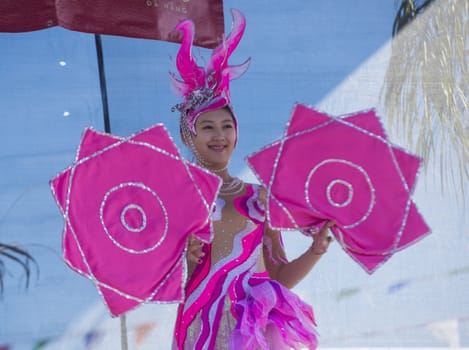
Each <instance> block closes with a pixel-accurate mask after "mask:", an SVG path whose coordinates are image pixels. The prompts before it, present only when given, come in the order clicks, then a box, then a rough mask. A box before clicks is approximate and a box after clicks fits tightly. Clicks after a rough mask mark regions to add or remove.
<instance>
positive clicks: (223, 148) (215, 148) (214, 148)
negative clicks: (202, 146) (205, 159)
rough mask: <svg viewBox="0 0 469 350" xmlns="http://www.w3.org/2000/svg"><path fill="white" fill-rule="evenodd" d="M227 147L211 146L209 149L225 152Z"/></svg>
mask: <svg viewBox="0 0 469 350" xmlns="http://www.w3.org/2000/svg"><path fill="white" fill-rule="evenodd" d="M226 147H227V146H226V145H210V146H208V148H209V149H211V150H212V151H215V152H223V151H224V150H225V148H226Z"/></svg>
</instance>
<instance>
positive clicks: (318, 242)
mask: <svg viewBox="0 0 469 350" xmlns="http://www.w3.org/2000/svg"><path fill="white" fill-rule="evenodd" d="M335 224H336V222H335V221H334V220H331V221H327V222H326V223H325V224H324V226H323V227H322V228H321V230H319V232H318V233H316V234H314V235H313V244H312V245H311V247H310V248H309V249H310V250H311V252H312V253H313V254H315V255H323V254H324V253H325V252H327V248H329V244H331V242H332V241H333V238H332V236H330V235H329V229H330V228H331V227H332V226H334V225H335Z"/></svg>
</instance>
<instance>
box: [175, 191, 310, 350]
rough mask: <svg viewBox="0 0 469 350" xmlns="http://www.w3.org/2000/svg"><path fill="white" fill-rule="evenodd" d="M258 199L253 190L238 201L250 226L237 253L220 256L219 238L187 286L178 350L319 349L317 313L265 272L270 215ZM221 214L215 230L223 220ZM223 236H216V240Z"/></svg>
mask: <svg viewBox="0 0 469 350" xmlns="http://www.w3.org/2000/svg"><path fill="white" fill-rule="evenodd" d="M258 197H259V187H258V186H257V185H250V184H248V185H247V186H246V193H245V194H243V195H240V196H239V197H237V198H236V199H235V200H234V203H233V204H234V207H235V209H236V211H237V212H238V213H237V214H239V215H240V217H243V218H244V219H245V223H246V224H245V227H244V229H242V230H241V231H238V232H235V233H234V235H233V243H232V244H233V246H232V249H231V250H230V249H228V250H226V252H225V253H224V256H222V257H220V256H215V255H214V254H213V253H212V244H217V243H216V237H215V241H214V243H212V244H208V245H207V244H206V245H205V248H204V249H205V253H206V254H205V256H204V258H203V262H202V263H201V264H199V265H197V267H196V268H195V270H194V272H193V273H192V275H191V276H190V278H189V280H188V282H187V284H186V298H185V301H184V303H183V304H181V305H180V307H179V310H178V318H177V321H176V328H175V342H174V345H173V349H178V350H181V349H190V350H201V349H208V350H212V349H215V350H222V349H231V350H240V349H242V350H251V349H252V350H254V349H256V350H257V349H275V350H280V349H300V348H302V349H303V348H308V349H315V348H316V346H317V332H316V329H315V326H316V324H315V321H314V315H313V311H312V308H311V307H310V306H309V305H307V304H305V303H304V302H303V301H301V300H300V298H299V297H298V296H296V295H295V294H293V293H292V292H290V291H289V290H288V289H287V288H285V287H283V286H282V285H281V284H279V283H278V282H276V281H274V280H271V279H269V277H268V274H267V272H266V271H265V267H264V260H263V257H264V255H263V248H264V245H263V237H264V211H263V209H262V207H263V206H262V205H261V203H260V202H259V201H258ZM221 206H222V207H223V202H222V203H221ZM218 210H221V209H220V208H219V209H218ZM216 214H217V213H215V215H214V224H215V226H216V221H217V220H219V219H221V213H220V215H219V217H217V215H216ZM222 234H224V231H222V232H217V230H215V236H217V235H222ZM219 237H220V236H219ZM230 244H231V243H230ZM213 252H215V249H213Z"/></svg>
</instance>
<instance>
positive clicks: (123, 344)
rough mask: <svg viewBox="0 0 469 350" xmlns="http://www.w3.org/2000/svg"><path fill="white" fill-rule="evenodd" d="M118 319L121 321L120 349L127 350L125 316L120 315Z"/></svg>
mask: <svg viewBox="0 0 469 350" xmlns="http://www.w3.org/2000/svg"><path fill="white" fill-rule="evenodd" d="M119 318H120V321H121V349H122V350H128V349H129V345H128V342H127V324H126V317H125V314H123V315H121V316H120V317H119Z"/></svg>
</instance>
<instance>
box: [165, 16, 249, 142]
mask: <svg viewBox="0 0 469 350" xmlns="http://www.w3.org/2000/svg"><path fill="white" fill-rule="evenodd" d="M231 16H232V17H233V25H232V29H231V32H230V34H229V35H228V36H227V37H226V38H224V40H223V42H222V43H221V44H220V45H219V46H218V47H216V48H215V49H214V50H213V52H212V55H211V57H210V61H209V62H208V64H207V67H206V68H203V67H200V66H198V65H197V62H196V60H195V59H194V57H193V56H192V43H193V39H194V23H193V22H192V21H190V20H185V21H183V22H181V23H179V25H178V26H177V27H176V28H175V30H181V31H182V32H183V37H182V42H181V47H180V48H179V51H178V54H177V56H176V68H177V70H178V72H179V76H180V79H178V78H177V77H176V75H175V74H174V73H172V72H170V82H171V87H172V88H173V90H174V92H175V93H176V94H177V95H179V96H182V97H183V98H184V101H182V102H181V103H179V104H177V105H176V106H174V107H173V110H178V111H179V112H180V113H181V120H180V123H181V130H182V131H185V130H187V129H189V131H190V132H192V134H194V135H195V134H196V131H195V122H196V120H197V117H198V116H199V115H200V114H202V113H204V112H208V111H212V110H216V109H220V108H223V107H228V108H230V110H231V114H232V115H233V120H234V123H235V127H236V128H237V120H236V117H235V114H234V112H233V108H232V106H231V100H230V81H231V80H234V79H237V78H239V77H240V76H241V75H242V74H243V73H244V72H245V71H246V70H247V69H248V67H249V63H250V61H251V59H250V58H249V59H247V60H246V61H245V62H244V63H242V64H240V65H237V66H229V65H228V59H229V57H230V56H231V54H232V53H233V51H234V50H235V49H236V47H237V46H238V43H239V42H240V40H241V38H242V36H243V34H244V30H245V28H246V19H245V17H244V15H243V14H242V13H241V12H240V11H238V10H235V9H231Z"/></svg>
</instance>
